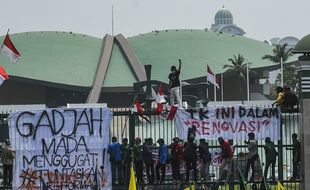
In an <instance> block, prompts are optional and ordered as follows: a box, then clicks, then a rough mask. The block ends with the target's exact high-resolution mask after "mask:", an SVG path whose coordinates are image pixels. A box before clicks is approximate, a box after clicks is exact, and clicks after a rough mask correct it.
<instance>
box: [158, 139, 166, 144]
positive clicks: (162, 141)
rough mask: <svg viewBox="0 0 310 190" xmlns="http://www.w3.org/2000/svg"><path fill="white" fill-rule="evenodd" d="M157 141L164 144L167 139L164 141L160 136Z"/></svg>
mask: <svg viewBox="0 0 310 190" xmlns="http://www.w3.org/2000/svg"><path fill="white" fill-rule="evenodd" d="M157 143H158V144H161V143H162V144H163V143H165V141H164V139H162V138H160V139H158V140H157Z"/></svg>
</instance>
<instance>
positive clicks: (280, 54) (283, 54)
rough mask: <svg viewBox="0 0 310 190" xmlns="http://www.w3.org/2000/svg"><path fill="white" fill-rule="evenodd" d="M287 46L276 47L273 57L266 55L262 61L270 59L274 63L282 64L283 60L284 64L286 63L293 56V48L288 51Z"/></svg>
mask: <svg viewBox="0 0 310 190" xmlns="http://www.w3.org/2000/svg"><path fill="white" fill-rule="evenodd" d="M286 46H287V44H283V45H276V47H275V48H274V49H273V50H272V53H273V55H264V56H263V57H262V59H268V60H270V61H271V62H273V63H278V64H280V60H281V58H282V62H283V63H285V62H286V61H287V60H288V58H289V57H291V56H293V54H292V52H291V50H292V48H290V49H288V50H286Z"/></svg>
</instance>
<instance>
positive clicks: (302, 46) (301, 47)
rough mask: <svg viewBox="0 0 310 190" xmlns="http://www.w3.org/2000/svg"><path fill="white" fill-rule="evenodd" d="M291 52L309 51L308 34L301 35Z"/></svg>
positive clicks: (309, 39) (309, 41) (309, 38)
mask: <svg viewBox="0 0 310 190" xmlns="http://www.w3.org/2000/svg"><path fill="white" fill-rule="evenodd" d="M292 52H293V53H310V34H308V35H306V36H305V37H303V38H302V39H301V40H299V42H298V43H297V44H296V46H295V48H294V49H293V51H292Z"/></svg>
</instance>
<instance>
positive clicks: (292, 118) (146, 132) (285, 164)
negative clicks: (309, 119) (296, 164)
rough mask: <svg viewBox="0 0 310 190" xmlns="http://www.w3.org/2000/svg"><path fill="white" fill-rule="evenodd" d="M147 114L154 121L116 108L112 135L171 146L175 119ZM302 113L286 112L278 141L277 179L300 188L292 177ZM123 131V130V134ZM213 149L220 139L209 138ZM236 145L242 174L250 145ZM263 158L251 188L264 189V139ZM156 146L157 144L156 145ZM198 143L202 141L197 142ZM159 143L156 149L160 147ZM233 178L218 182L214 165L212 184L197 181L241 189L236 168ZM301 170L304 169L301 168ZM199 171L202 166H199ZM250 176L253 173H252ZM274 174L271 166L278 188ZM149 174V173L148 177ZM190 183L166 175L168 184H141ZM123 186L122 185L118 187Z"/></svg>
mask: <svg viewBox="0 0 310 190" xmlns="http://www.w3.org/2000/svg"><path fill="white" fill-rule="evenodd" d="M146 116H147V117H148V118H149V119H150V121H151V122H150V123H149V122H147V121H146V120H144V119H142V118H141V117H139V115H138V114H132V113H130V112H129V111H128V110H115V111H114V118H113V122H112V124H111V136H116V137H117V138H118V139H119V140H121V139H122V138H125V137H126V138H128V139H129V140H130V143H131V144H133V142H134V139H135V137H140V138H141V139H142V140H143V139H145V138H149V137H152V138H153V139H154V142H156V140H157V139H158V138H163V139H164V140H165V143H166V144H167V145H169V144H170V143H171V142H172V139H173V138H174V137H176V136H177V132H176V128H175V124H174V121H167V120H165V119H163V118H161V116H158V115H155V114H153V113H146ZM299 118H300V113H299V112H297V111H296V110H295V111H292V112H285V113H282V118H281V123H282V125H281V129H280V135H281V138H280V140H278V141H276V142H274V143H275V145H276V149H277V151H278V157H277V164H276V179H279V180H280V181H281V182H282V183H283V185H284V187H285V189H291V190H293V189H294V190H295V189H300V180H299V179H292V174H293V156H292V148H293V147H292V144H293V141H292V137H291V136H292V134H293V133H296V134H297V135H298V137H299V125H300V123H299V122H300V119H299ZM122 131H123V133H122ZM207 142H208V144H209V148H210V150H213V149H218V148H219V144H218V142H217V140H208V141H207ZM233 144H234V145H235V152H234V161H235V162H236V167H237V166H238V167H239V168H240V170H241V172H242V173H245V165H246V155H247V146H246V144H245V143H244V142H243V141H233ZM258 144H259V149H258V152H259V160H258V161H257V162H256V164H255V167H256V171H257V172H256V174H255V176H256V179H255V181H254V182H253V183H252V182H251V183H248V184H247V188H248V189H252V185H253V184H256V186H257V188H260V182H261V176H262V175H263V173H264V169H265V164H266V159H265V157H266V156H265V151H264V148H263V147H264V145H265V142H264V140H259V141H258ZM154 145H155V144H154ZM197 145H198V142H197ZM156 146H158V145H155V149H156ZM234 170H235V171H234V172H233V173H234V175H233V180H232V181H231V184H230V185H228V184H221V183H218V182H219V181H218V179H219V173H220V171H219V168H218V167H214V166H210V174H211V176H213V177H212V178H211V181H209V182H208V183H202V182H199V180H198V182H197V183H196V189H216V188H219V189H239V185H238V184H239V176H238V172H237V171H236V170H237V169H236V168H235V169H234ZM298 170H300V169H298ZM198 171H199V169H198ZM249 176H250V175H249ZM269 176H271V167H270V168H269V172H268V177H267V184H268V185H269V187H270V188H271V189H276V185H277V183H276V182H277V181H274V180H271V179H269ZM145 177H146V176H145ZM185 186H186V184H173V182H172V178H171V176H169V175H168V177H166V182H165V184H156V185H148V184H144V185H142V186H141V187H144V188H145V189H161V188H165V189H182V188H183V187H185ZM115 187H117V188H120V187H121V186H115Z"/></svg>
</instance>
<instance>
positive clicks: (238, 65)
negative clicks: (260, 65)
mask: <svg viewBox="0 0 310 190" xmlns="http://www.w3.org/2000/svg"><path fill="white" fill-rule="evenodd" d="M228 61H230V64H225V65H223V69H227V70H226V71H227V72H234V73H236V74H237V75H238V76H239V78H240V80H239V93H240V97H241V101H242V104H244V102H243V97H242V82H244V81H245V76H246V68H247V64H249V63H247V62H246V61H245V59H244V57H243V56H242V55H240V54H238V56H236V55H234V57H233V58H229V59H228Z"/></svg>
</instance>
